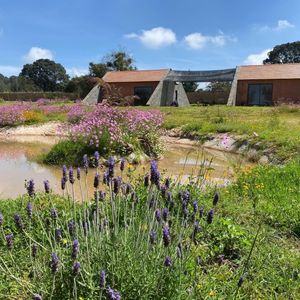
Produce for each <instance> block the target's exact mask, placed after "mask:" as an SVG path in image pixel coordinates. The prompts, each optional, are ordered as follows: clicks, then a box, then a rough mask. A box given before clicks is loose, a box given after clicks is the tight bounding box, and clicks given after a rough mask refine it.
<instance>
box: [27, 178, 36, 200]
mask: <svg viewBox="0 0 300 300" xmlns="http://www.w3.org/2000/svg"><path fill="white" fill-rule="evenodd" d="M27 193H28V195H29V196H30V197H33V196H34V194H35V192H34V181H33V179H30V180H29V182H28V183H27Z"/></svg>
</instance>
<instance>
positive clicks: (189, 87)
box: [182, 81, 198, 93]
mask: <svg viewBox="0 0 300 300" xmlns="http://www.w3.org/2000/svg"><path fill="white" fill-rule="evenodd" d="M182 85H183V88H184V90H185V91H186V92H187V93H188V92H195V91H196V90H197V88H198V84H197V82H191V81H186V82H183V83H182Z"/></svg>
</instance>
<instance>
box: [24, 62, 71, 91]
mask: <svg viewBox="0 0 300 300" xmlns="http://www.w3.org/2000/svg"><path fill="white" fill-rule="evenodd" d="M20 76H23V77H25V78H27V79H30V80H32V81H33V82H34V84H35V85H37V86H38V87H39V88H41V89H42V90H43V91H59V90H63V89H64V87H65V85H66V83H67V82H68V80H69V77H68V75H67V73H66V70H65V68H64V67H63V66H62V65H61V64H58V63H55V62H54V61H52V60H49V59H38V60H37V61H35V62H34V63H32V64H26V65H24V66H23V69H22V71H21V73H20Z"/></svg>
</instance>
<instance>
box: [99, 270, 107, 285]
mask: <svg viewBox="0 0 300 300" xmlns="http://www.w3.org/2000/svg"><path fill="white" fill-rule="evenodd" d="M105 282H106V273H105V271H101V272H100V280H99V286H100V288H101V289H103V288H105Z"/></svg>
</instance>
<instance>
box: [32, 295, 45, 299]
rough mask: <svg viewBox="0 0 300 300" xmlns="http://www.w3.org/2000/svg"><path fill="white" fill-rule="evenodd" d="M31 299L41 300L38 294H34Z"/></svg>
mask: <svg viewBox="0 0 300 300" xmlns="http://www.w3.org/2000/svg"><path fill="white" fill-rule="evenodd" d="M33 299H34V300H43V298H42V296H41V295H40V294H34V296H33Z"/></svg>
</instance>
